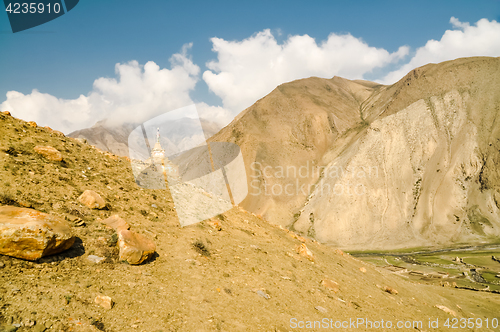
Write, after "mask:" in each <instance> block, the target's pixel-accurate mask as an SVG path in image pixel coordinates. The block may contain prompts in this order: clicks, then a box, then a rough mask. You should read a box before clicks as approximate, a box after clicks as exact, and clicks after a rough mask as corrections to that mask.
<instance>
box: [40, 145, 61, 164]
mask: <svg viewBox="0 0 500 332" xmlns="http://www.w3.org/2000/svg"><path fill="white" fill-rule="evenodd" d="M34 150H35V152H36V153H38V154H40V155H42V156H44V157H45V158H47V159H48V160H52V161H62V159H63V158H62V154H61V152H59V151H58V150H57V149H56V148H53V147H51V146H35V148H34Z"/></svg>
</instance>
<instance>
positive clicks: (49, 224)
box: [0, 206, 75, 261]
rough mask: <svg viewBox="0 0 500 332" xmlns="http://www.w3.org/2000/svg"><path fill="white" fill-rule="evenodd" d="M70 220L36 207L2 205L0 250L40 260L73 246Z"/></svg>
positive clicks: (23, 257)
mask: <svg viewBox="0 0 500 332" xmlns="http://www.w3.org/2000/svg"><path fill="white" fill-rule="evenodd" d="M74 242H75V237H74V236H73V235H72V233H71V228H70V227H69V224H68V223H67V222H66V221H64V220H62V219H59V218H57V217H55V216H53V215H49V214H46V213H42V212H38V211H36V210H33V209H27V208H18V207H14V206H0V254H3V255H7V256H12V257H17V258H22V259H26V260H31V261H34V260H37V259H39V258H41V257H44V256H47V255H53V254H57V253H60V252H61V251H64V250H66V249H69V248H71V246H72V245H73V243H74Z"/></svg>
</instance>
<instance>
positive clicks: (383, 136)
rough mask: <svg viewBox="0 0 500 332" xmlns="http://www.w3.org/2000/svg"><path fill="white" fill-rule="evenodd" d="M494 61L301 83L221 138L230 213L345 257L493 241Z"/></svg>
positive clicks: (497, 82) (496, 201)
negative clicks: (236, 194)
mask: <svg viewBox="0 0 500 332" xmlns="http://www.w3.org/2000/svg"><path fill="white" fill-rule="evenodd" d="M499 111H500V58H488V57H481V58H464V59H457V60H454V61H449V62H444V63H440V64H430V65H426V66H423V67H421V68H417V69H415V70H413V71H412V72H410V73H409V74H408V75H406V76H405V77H404V78H402V79H401V80H400V81H399V82H397V83H396V84H394V85H392V86H382V85H377V84H375V83H370V82H365V81H349V80H346V79H342V78H338V77H334V78H333V79H320V78H314V77H313V78H309V79H304V80H299V81H295V82H291V83H287V84H283V85H281V86H279V87H277V88H276V89H275V90H274V91H273V92H271V93H270V94H269V95H268V96H266V97H264V98H262V99H261V100H259V101H258V102H256V103H255V104H254V105H253V106H251V107H250V108H248V109H247V110H245V111H244V112H243V113H242V114H241V115H240V116H239V117H238V118H236V119H235V120H234V121H233V122H232V123H231V124H230V125H228V126H227V127H226V128H224V129H223V130H221V131H220V132H219V133H218V134H217V135H216V136H215V137H214V138H213V140H215V141H229V142H233V143H237V144H238V145H239V146H240V147H241V149H242V151H243V153H244V158H245V163H246V170H247V174H248V176H249V178H248V185H249V195H248V196H247V198H246V200H245V201H244V202H243V203H242V206H243V207H245V208H247V209H249V210H250V211H253V212H255V213H258V214H261V215H262V216H264V217H265V218H267V219H269V220H271V221H272V222H275V223H278V224H280V225H282V226H284V227H288V228H290V229H293V230H296V231H299V232H301V233H302V234H307V235H309V236H313V237H315V238H316V239H317V240H318V241H320V242H323V243H330V244H332V245H335V246H339V247H341V248H345V249H356V250H366V249H393V248H402V247H417V246H449V245H452V244H457V243H469V244H470V243H484V242H495V241H498V239H499V236H500V209H499V208H500V181H499V178H500V172H499V168H498V167H497V165H498V161H499V158H500V122H499V121H497V119H498V115H499Z"/></svg>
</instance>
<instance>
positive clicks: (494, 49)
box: [381, 17, 500, 84]
mask: <svg viewBox="0 0 500 332" xmlns="http://www.w3.org/2000/svg"><path fill="white" fill-rule="evenodd" d="M450 23H451V24H452V26H453V28H454V29H453V30H446V32H445V33H444V34H443V36H442V37H441V40H439V41H437V40H433V39H432V40H429V41H428V42H427V43H426V44H425V46H423V47H420V48H418V49H417V51H416V53H415V56H413V58H411V60H410V61H409V62H408V63H407V64H405V65H403V66H401V67H400V68H399V69H397V70H395V71H393V72H390V73H389V74H387V76H385V77H384V78H383V80H382V81H381V82H382V83H385V84H392V83H395V82H397V81H398V80H400V79H401V78H402V77H403V76H404V75H406V74H407V73H408V72H409V71H411V70H413V69H414V68H417V67H420V66H423V65H426V64H428V63H437V62H442V61H447V60H453V59H456V58H462V57H470V56H500V23H498V22H497V21H488V20H487V19H485V18H483V19H481V20H479V21H478V22H477V23H476V24H475V25H473V26H471V25H470V24H469V23H467V22H466V23H462V22H460V21H459V20H458V19H457V18H455V17H452V18H451V19H450Z"/></svg>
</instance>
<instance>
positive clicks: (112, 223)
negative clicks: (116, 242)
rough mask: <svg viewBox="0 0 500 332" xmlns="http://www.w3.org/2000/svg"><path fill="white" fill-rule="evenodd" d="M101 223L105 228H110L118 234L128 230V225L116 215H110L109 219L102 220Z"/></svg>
mask: <svg viewBox="0 0 500 332" xmlns="http://www.w3.org/2000/svg"><path fill="white" fill-rule="evenodd" d="M101 222H102V223H103V224H105V225H106V226H109V227H111V228H112V229H114V230H115V231H117V232H119V231H121V230H128V229H130V226H129V224H128V223H127V222H126V221H125V220H123V219H122V218H120V217H119V216H118V215H116V214H115V215H112V216H111V217H109V218H107V219H104V220H102V221H101Z"/></svg>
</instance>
